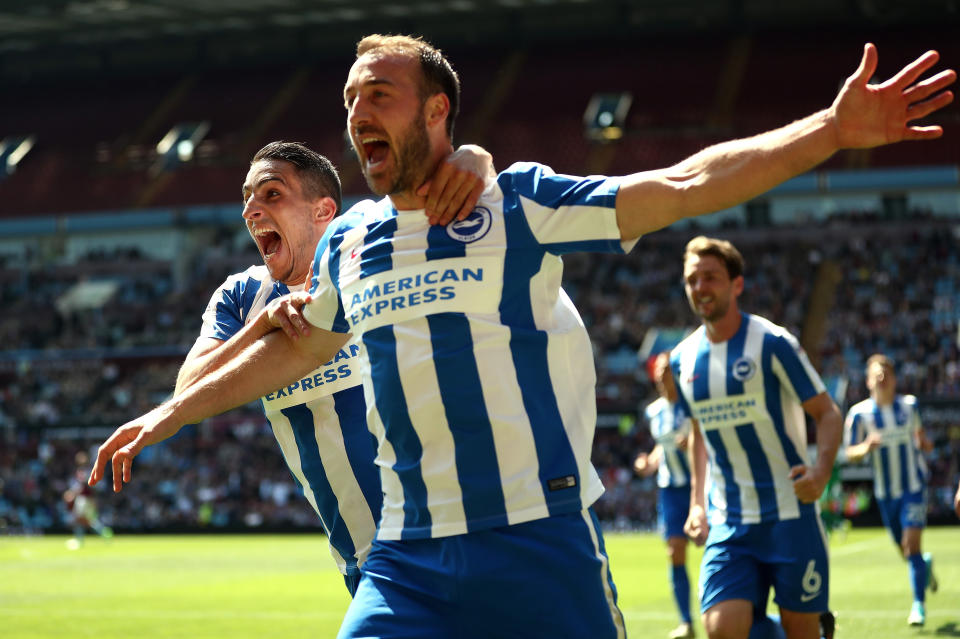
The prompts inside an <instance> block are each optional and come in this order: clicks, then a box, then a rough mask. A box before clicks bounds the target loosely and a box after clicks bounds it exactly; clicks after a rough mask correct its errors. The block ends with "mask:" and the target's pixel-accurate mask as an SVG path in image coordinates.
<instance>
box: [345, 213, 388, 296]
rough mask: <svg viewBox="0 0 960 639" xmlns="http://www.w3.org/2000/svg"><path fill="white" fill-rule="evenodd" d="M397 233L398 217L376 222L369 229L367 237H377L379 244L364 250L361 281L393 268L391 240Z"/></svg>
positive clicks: (361, 263)
mask: <svg viewBox="0 0 960 639" xmlns="http://www.w3.org/2000/svg"><path fill="white" fill-rule="evenodd" d="M396 232H397V218H396V217H390V218H387V219H385V220H380V221H378V222H374V223H373V224H371V225H370V226H369V227H368V230H367V235H366V237H367V238H369V237H375V238H377V242H376V243H374V244H373V245H371V246H367V247H365V248H364V249H363V254H362V258H363V259H362V261H361V262H360V279H363V278H365V277H370V276H371V275H375V274H376V273H383V272H385V271H389V270H390V269H391V268H392V267H393V260H392V259H391V254H392V253H393V244H392V242H391V240H392V239H393V236H394V234H395V233H396ZM331 275H332V274H331ZM334 281H336V280H334Z"/></svg>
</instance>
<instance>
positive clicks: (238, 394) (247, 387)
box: [88, 327, 350, 491]
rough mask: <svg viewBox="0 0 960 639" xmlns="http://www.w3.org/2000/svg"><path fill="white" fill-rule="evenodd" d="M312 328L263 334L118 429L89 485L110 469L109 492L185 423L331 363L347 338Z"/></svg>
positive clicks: (100, 451)
mask: <svg viewBox="0 0 960 639" xmlns="http://www.w3.org/2000/svg"><path fill="white" fill-rule="evenodd" d="M349 337H350V336H349V334H346V333H332V332H329V331H325V330H322V329H319V328H316V327H314V328H313V329H312V330H311V331H310V335H309V336H303V337H302V338H301V339H299V340H296V341H295V340H292V339H290V338H289V337H288V336H287V335H286V334H285V333H283V332H282V331H274V332H272V333H269V334H267V335H265V336H264V337H263V338H261V339H259V340H257V341H256V342H254V343H253V344H251V345H250V346H249V347H248V348H247V349H245V350H244V351H243V352H242V353H241V354H240V355H239V356H238V357H235V358H233V359H231V360H230V361H229V362H226V363H224V364H223V365H222V366H221V367H219V368H217V369H216V370H215V371H213V372H212V373H211V374H209V375H206V376H204V377H203V378H201V379H199V380H196V381H195V382H194V383H193V384H191V385H190V386H189V388H187V389H186V390H184V391H183V392H182V393H181V394H179V395H176V396H175V397H173V398H172V399H169V400H167V401H166V402H164V403H163V404H161V405H160V406H157V407H156V408H155V409H153V410H152V411H150V412H149V413H147V414H146V415H143V416H142V417H139V418H137V419H134V420H133V421H130V422H128V423H126V424H124V425H123V426H121V427H120V428H118V429H117V430H116V431H114V433H113V434H112V435H111V436H110V437H109V438H108V439H107V440H106V441H105V442H104V443H103V444H101V446H100V448H99V449H98V450H97V459H96V461H95V462H94V465H93V469H92V470H91V471H90V478H89V479H88V483H89V484H90V485H91V486H92V485H94V484H96V483H97V482H98V481H100V480H101V479H102V478H103V476H104V471H105V468H106V465H107V462H108V461H110V462H112V465H113V490H114V491H119V490H120V489H121V487H122V485H123V482H128V481H130V478H131V468H132V463H133V458H134V457H136V456H137V454H139V452H140V451H141V450H143V448H144V447H145V446H148V445H150V444H155V443H157V442H160V441H163V440H164V439H167V438H168V437H171V436H172V435H174V434H175V433H176V432H177V431H179V430H180V428H182V427H183V425H184V424H192V423H196V422H199V421H201V420H203V419H206V418H207V417H210V416H212V415H217V414H219V413H222V412H224V411H226V410H229V409H231V408H234V407H236V406H242V405H243V404H246V403H248V402H251V401H253V400H255V399H257V398H258V397H261V396H263V395H266V394H267V393H270V392H273V391H275V390H277V389H278V388H282V387H284V386H287V385H289V384H291V383H293V382H294V381H297V380H298V379H300V378H301V377H302V376H303V375H306V374H307V373H309V372H310V371H312V370H313V369H315V368H316V367H317V366H318V365H319V364H321V363H323V362H326V361H328V360H330V359H331V358H332V357H333V356H334V355H335V354H336V352H337V351H338V350H339V349H340V347H341V346H343V344H344V343H346V341H347V339H348V338H349Z"/></svg>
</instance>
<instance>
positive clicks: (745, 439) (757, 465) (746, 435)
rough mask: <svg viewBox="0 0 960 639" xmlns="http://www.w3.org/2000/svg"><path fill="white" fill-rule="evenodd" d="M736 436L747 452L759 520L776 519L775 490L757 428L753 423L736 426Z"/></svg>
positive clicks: (771, 473)
mask: <svg viewBox="0 0 960 639" xmlns="http://www.w3.org/2000/svg"><path fill="white" fill-rule="evenodd" d="M736 431H737V437H739V438H740V445H741V446H743V449H744V451H746V453H747V460H748V461H749V463H750V474H751V475H753V485H754V488H755V489H756V491H757V500H758V501H759V502H760V520H761V521H774V520H776V519H777V514H778V508H777V492H776V488H775V487H774V484H773V472H772V471H771V470H770V463H769V462H768V461H767V456H766V455H764V454H763V446H762V445H761V444H760V438H759V437H757V429H756V427H755V426H754V425H753V424H744V425H742V426H737V428H736Z"/></svg>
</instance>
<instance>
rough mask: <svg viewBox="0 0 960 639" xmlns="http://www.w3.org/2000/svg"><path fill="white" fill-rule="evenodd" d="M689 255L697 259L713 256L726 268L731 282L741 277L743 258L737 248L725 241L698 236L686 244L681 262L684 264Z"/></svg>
mask: <svg viewBox="0 0 960 639" xmlns="http://www.w3.org/2000/svg"><path fill="white" fill-rule="evenodd" d="M691 255H697V256H699V257H703V256H704V255H712V256H714V257H715V258H717V259H718V260H720V261H722V262H723V263H724V265H725V266H726V267H727V275H729V276H730V279H731V280H732V279H734V278H736V277H739V276H741V275H743V267H744V263H743V256H742V255H740V251H738V250H737V247H736V246H734V245H733V244H731V243H730V242H728V241H727V240H721V239H718V238H715V237H707V236H706V235H698V236H697V237H695V238H693V239H692V240H690V241H689V242H687V248H686V249H685V250H684V252H683V261H684V262H686V261H687V258H688V257H689V256H691Z"/></svg>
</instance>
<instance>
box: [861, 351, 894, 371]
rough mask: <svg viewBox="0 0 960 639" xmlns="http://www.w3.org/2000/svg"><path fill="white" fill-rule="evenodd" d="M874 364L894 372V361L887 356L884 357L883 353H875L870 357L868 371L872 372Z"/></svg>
mask: <svg viewBox="0 0 960 639" xmlns="http://www.w3.org/2000/svg"><path fill="white" fill-rule="evenodd" d="M874 364H878V365H880V366H882V367H883V368H889V369H890V370H893V360H892V359H890V358H889V357H887V356H886V355H884V354H883V353H874V354H873V355H871V356H870V357H868V358H867V366H866V369H867V370H870V367H871V366H873V365H874Z"/></svg>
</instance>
